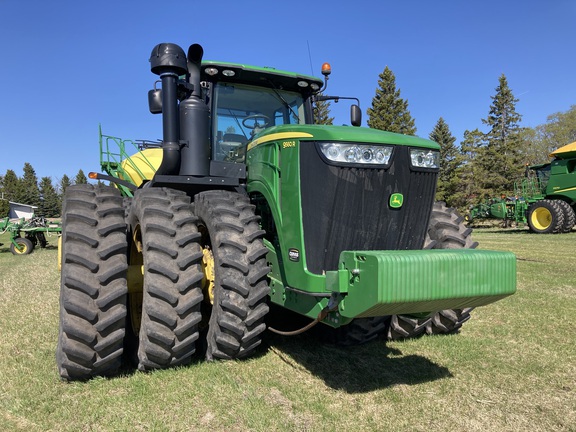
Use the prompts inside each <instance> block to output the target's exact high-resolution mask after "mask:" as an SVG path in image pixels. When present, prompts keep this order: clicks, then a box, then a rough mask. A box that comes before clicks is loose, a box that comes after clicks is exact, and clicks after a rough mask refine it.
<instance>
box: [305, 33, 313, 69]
mask: <svg viewBox="0 0 576 432" xmlns="http://www.w3.org/2000/svg"><path fill="white" fill-rule="evenodd" d="M306 45H308V60H310V72H312V75H314V68H313V67H312V54H310V42H308V40H306Z"/></svg>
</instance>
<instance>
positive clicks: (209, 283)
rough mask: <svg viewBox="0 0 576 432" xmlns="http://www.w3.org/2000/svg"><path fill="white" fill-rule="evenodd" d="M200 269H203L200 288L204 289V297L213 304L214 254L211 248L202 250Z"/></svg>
mask: <svg viewBox="0 0 576 432" xmlns="http://www.w3.org/2000/svg"><path fill="white" fill-rule="evenodd" d="M202 253H203V255H204V256H203V257H202V270H203V271H204V278H203V279H202V290H203V291H204V298H205V299H208V300H209V301H210V304H214V254H213V253H212V250H211V249H209V248H207V247H205V248H204V249H203V250H202Z"/></svg>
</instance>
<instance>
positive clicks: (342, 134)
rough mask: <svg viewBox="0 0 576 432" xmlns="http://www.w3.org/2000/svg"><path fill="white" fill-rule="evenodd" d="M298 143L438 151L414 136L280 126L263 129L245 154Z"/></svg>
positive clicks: (435, 146) (360, 130) (337, 127)
mask: <svg viewBox="0 0 576 432" xmlns="http://www.w3.org/2000/svg"><path fill="white" fill-rule="evenodd" d="M289 139H298V140H305V141H338V142H359V143H360V142H361V143H370V144H393V145H400V146H410V147H422V148H429V149H434V150H439V149H440V146H439V145H438V144H436V143H435V142H434V141H430V140H427V139H423V138H419V137H416V136H409V135H402V134H397V133H392V132H385V131H381V130H378V129H371V128H365V127H351V126H325V125H281V126H274V127H271V128H267V129H264V130H263V131H261V132H260V133H258V134H257V135H256V136H255V137H254V139H253V140H252V142H250V143H249V144H248V150H250V149H251V148H253V147H255V146H257V145H259V144H264V143H266V142H270V141H277V140H289Z"/></svg>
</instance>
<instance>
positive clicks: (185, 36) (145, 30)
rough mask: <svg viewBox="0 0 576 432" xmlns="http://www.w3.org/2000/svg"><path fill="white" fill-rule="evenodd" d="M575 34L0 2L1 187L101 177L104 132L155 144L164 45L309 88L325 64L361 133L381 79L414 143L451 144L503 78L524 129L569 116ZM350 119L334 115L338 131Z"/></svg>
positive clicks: (502, 22)
mask: <svg viewBox="0 0 576 432" xmlns="http://www.w3.org/2000/svg"><path fill="white" fill-rule="evenodd" d="M575 22H576V2H574V1H571V0H542V1H535V0H522V1H521V0H516V1H512V0H496V1H494V0H435V1H433V0H403V1H400V0H397V1H385V0H380V1H376V0H357V1H354V2H349V1H338V2H328V1H314V0H309V1H282V2H276V1H268V2H260V1H229V0H221V1H218V2H198V1H192V0H189V1H182V0H180V1H176V0H165V1H157V2H151V1H148V0H145V1H132V0H125V1H122V0H115V1H109V0H100V1H98V2H96V1H91V2H84V1H78V0H76V1H68V0H63V1H58V0H54V1H40V0H36V1H26V0H0V40H1V41H2V50H1V53H0V83H1V85H2V88H1V93H0V94H1V95H2V97H1V100H2V101H1V103H0V149H1V150H2V151H1V153H0V175H3V174H5V172H6V170H7V169H13V170H14V171H16V174H17V175H19V176H21V175H22V167H23V166H24V163H25V162H29V163H31V164H32V166H33V167H34V169H35V170H36V174H37V176H38V178H39V179H40V178H41V177H43V176H50V177H52V180H53V181H54V182H55V183H56V182H57V181H58V180H59V179H60V178H61V177H62V175H63V174H67V175H68V176H70V177H74V176H75V175H76V173H77V172H78V169H80V168H81V169H82V170H84V172H86V173H87V172H89V171H94V170H98V169H99V154H98V124H100V123H101V124H102V128H103V132H104V133H105V134H108V135H114V136H119V137H123V138H133V139H157V138H161V136H162V131H161V119H160V116H154V115H152V114H150V113H149V111H148V105H147V92H148V90H149V89H151V88H152V85H153V83H154V80H155V79H156V76H155V75H153V74H152V73H151V72H150V67H149V62H148V58H149V56H150V52H151V51H152V48H153V47H154V46H155V45H156V44H157V43H160V42H174V43H177V44H179V45H181V46H182V47H183V48H184V49H185V50H187V47H188V46H189V45H190V44H192V43H200V44H201V45H202V46H203V47H204V53H205V54H204V58H205V59H211V60H221V61H230V62H238V63H246V64H253V65H256V66H272V67H276V68H278V69H284V70H291V71H295V72H300V73H305V74H313V75H316V76H321V75H320V66H321V65H322V63H323V62H329V63H331V65H332V71H333V72H332V75H331V78H330V82H329V87H328V90H327V91H326V93H327V94H331V95H339V96H355V97H358V98H360V101H361V108H362V111H363V114H364V119H363V123H364V124H366V119H367V115H366V109H367V108H369V107H370V105H371V103H372V98H373V97H374V94H375V90H376V87H377V81H378V74H380V73H381V72H382V71H383V70H384V68H385V66H388V67H390V69H391V70H392V71H393V72H394V74H395V75H396V84H397V87H398V88H399V89H400V90H401V96H402V97H403V98H405V99H407V100H408V103H409V110H410V112H411V114H412V116H413V117H414V119H415V121H416V126H417V129H418V130H417V135H419V136H422V137H428V135H429V133H430V131H431V130H432V128H433V127H434V125H435V124H436V122H437V120H438V118H440V117H443V118H444V119H445V121H446V122H447V123H448V125H449V127H450V130H451V131H452V134H453V135H454V136H455V137H456V139H457V142H458V143H459V142H460V141H461V140H462V135H463V132H464V131H465V130H466V129H475V128H477V127H478V128H482V122H481V119H482V118H486V116H487V114H488V110H489V106H490V103H491V99H490V96H493V95H494V94H495V88H496V86H497V85H498V77H499V76H500V75H501V74H502V73H504V74H505V75H506V77H507V79H508V83H509V85H510V87H511V89H512V91H513V93H514V95H515V96H516V97H517V98H518V99H520V101H519V103H518V104H517V106H516V108H517V111H518V112H519V113H520V114H522V116H523V121H522V125H523V126H529V127H534V126H536V125H538V124H542V123H544V122H545V121H546V118H547V116H548V115H550V114H553V113H556V112H560V111H566V110H568V109H569V108H570V106H571V105H574V104H576V85H575V82H574V80H575V78H574V77H575V74H574V71H575V70H576V67H575V66H576V56H575V55H574V50H575V47H574V42H575V40H576V38H575V37H574V23H575ZM308 47H309V48H310V50H309V49H308ZM348 112H349V105H347V104H345V103H343V102H340V103H339V104H337V105H333V106H332V114H333V115H334V116H335V117H336V121H335V123H336V124H343V123H348Z"/></svg>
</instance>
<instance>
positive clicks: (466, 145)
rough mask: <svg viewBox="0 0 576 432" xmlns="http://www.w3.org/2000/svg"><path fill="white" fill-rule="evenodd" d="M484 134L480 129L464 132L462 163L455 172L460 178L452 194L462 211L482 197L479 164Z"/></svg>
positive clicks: (455, 205) (461, 147) (460, 156)
mask: <svg viewBox="0 0 576 432" xmlns="http://www.w3.org/2000/svg"><path fill="white" fill-rule="evenodd" d="M483 139H484V134H483V133H482V132H481V131H480V130H479V129H474V130H473V131H468V130H467V131H465V132H464V140H463V141H462V142H461V143H460V155H459V159H460V164H459V166H458V168H457V169H456V172H455V177H456V178H457V179H458V182H457V183H456V188H455V191H454V194H453V196H452V205H453V206H454V207H456V208H458V209H459V210H460V211H462V212H465V211H466V209H467V208H468V207H469V206H470V205H473V204H477V203H478V202H479V201H480V200H481V199H482V196H481V189H480V182H481V176H482V171H481V169H480V167H479V165H478V152H479V149H480V148H481V146H482V140H483Z"/></svg>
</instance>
